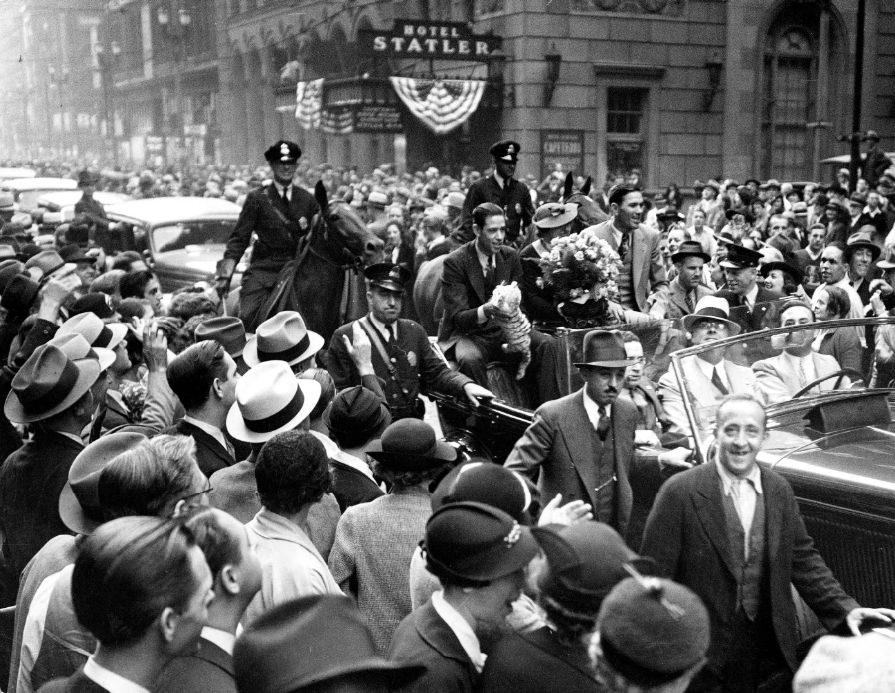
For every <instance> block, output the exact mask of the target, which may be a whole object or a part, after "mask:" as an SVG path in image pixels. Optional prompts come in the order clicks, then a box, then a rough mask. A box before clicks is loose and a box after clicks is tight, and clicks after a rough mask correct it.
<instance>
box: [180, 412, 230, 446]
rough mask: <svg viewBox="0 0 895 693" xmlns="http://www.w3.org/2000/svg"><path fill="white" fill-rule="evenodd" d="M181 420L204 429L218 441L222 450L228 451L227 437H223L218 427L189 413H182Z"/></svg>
mask: <svg viewBox="0 0 895 693" xmlns="http://www.w3.org/2000/svg"><path fill="white" fill-rule="evenodd" d="M183 420H184V421H186V422H187V423H188V424H192V425H193V426H195V427H196V428H198V429H200V430H202V431H205V432H206V433H207V434H208V435H210V436H211V437H212V438H214V439H215V440H216V441H218V442H219V443H220V444H221V445H222V446H223V447H224V450H226V451H227V452H230V448H228V447H227V439H226V438H225V437H224V432H223V431H222V430H221V429H220V428H218V427H217V426H212V425H211V424H210V423H208V422H207V421H202V420H201V419H197V418H196V417H195V416H190V415H189V414H184V416H183Z"/></svg>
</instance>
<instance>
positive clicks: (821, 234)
mask: <svg viewBox="0 0 895 693" xmlns="http://www.w3.org/2000/svg"><path fill="white" fill-rule="evenodd" d="M826 235H827V230H826V228H824V226H823V224H815V225H814V226H812V227H811V228H810V229H809V230H808V245H807V246H805V247H804V248H800V249H799V250H797V251H795V252H794V253H793V254H792V264H793V265H795V267H796V269H798V270H799V271H800V272H801V273H802V276H803V277H804V280H803V282H802V284H803V286H804V287H805V291H806V292H807V293H808V295H809V296H810V295H812V294H813V293H814V291H815V289H817V287H818V286H819V285H820V283H821V280H820V256H821V253H822V252H823V249H824V238H825V237H826Z"/></svg>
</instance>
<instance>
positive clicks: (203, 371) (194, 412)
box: [165, 339, 239, 477]
mask: <svg viewBox="0 0 895 693" xmlns="http://www.w3.org/2000/svg"><path fill="white" fill-rule="evenodd" d="M167 375H168V384H169V385H170V386H171V389H172V390H173V391H174V394H175V395H177V397H178V398H179V399H180V402H181V404H183V408H184V410H185V411H186V414H185V415H184V417H183V419H181V420H180V421H178V422H177V423H176V424H175V425H174V426H172V427H171V428H169V429H168V430H167V431H165V432H166V433H170V434H174V435H184V436H190V437H191V438H192V439H193V440H195V441H196V461H197V462H198V463H199V469H201V470H202V473H203V474H205V476H209V477H210V476H211V475H212V474H214V473H215V472H216V471H218V470H219V469H224V468H225V467H229V466H230V465H232V464H235V463H236V460H235V459H234V457H233V445H232V443H231V442H230V441H229V440H228V439H227V437H226V436H225V434H224V427H225V425H226V422H227V412H228V411H230V407H231V406H233V402H234V401H235V392H236V383H237V382H239V373H238V372H237V367H236V362H235V361H234V360H233V358H232V357H231V356H230V355H229V354H228V353H227V352H226V351H224V347H222V346H221V345H220V344H218V343H217V342H216V341H214V340H211V339H206V340H203V341H201V342H199V343H198V344H193V345H192V346H190V347H189V348H187V349H185V350H184V351H182V352H181V353H180V354H178V355H177V357H176V358H175V359H173V360H172V361H171V363H170V364H168V374H167Z"/></svg>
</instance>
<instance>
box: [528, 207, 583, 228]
mask: <svg viewBox="0 0 895 693" xmlns="http://www.w3.org/2000/svg"><path fill="white" fill-rule="evenodd" d="M576 216H578V205H576V204H575V203H574V202H566V203H565V204H560V203H559V202H548V203H546V204H543V205H541V206H540V207H538V208H537V210H535V215H534V218H533V219H532V221H533V222H534V225H535V226H537V227H538V228H539V229H555V228H559V227H560V226H565V225H566V224H569V223H571V222H572V220H573V219H575V217H576Z"/></svg>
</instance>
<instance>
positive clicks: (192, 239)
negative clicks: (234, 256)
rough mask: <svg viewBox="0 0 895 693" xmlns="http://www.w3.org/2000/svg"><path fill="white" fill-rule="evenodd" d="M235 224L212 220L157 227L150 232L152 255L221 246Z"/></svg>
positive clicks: (227, 221)
mask: <svg viewBox="0 0 895 693" xmlns="http://www.w3.org/2000/svg"><path fill="white" fill-rule="evenodd" d="M235 223H236V222H235V221H232V220H220V219H214V220H208V221H184V222H180V223H177V224H168V225H165V226H159V227H157V228H155V229H153V230H152V248H153V251H154V253H167V252H171V251H173V250H190V249H191V247H201V246H209V245H223V244H225V243H226V242H227V239H228V238H229V237H230V232H231V231H232V230H233V226H234V225H235Z"/></svg>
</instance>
